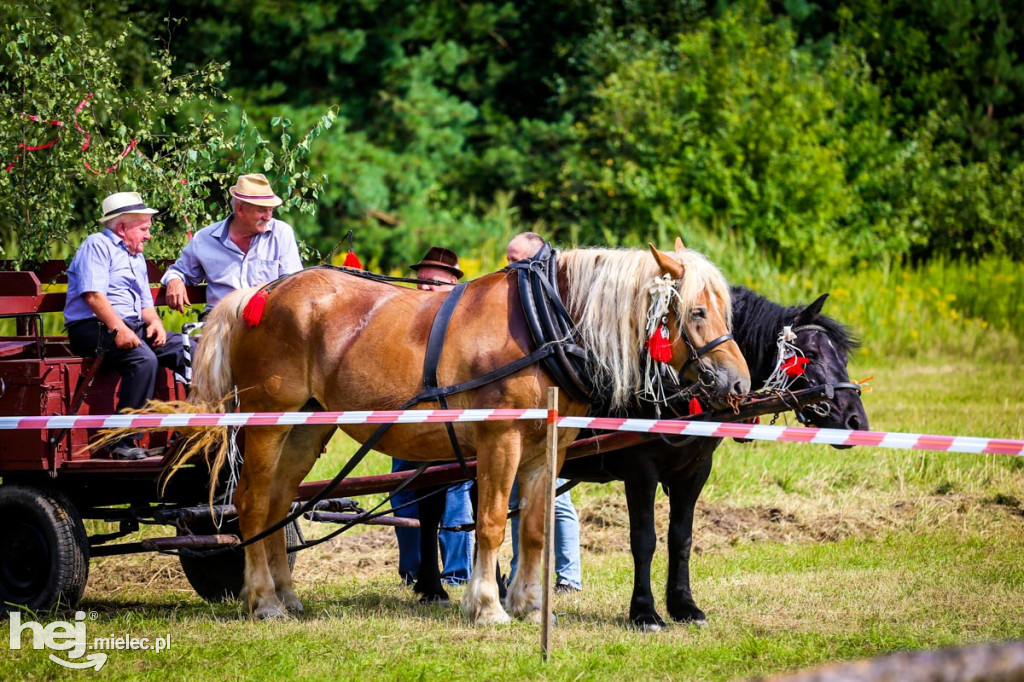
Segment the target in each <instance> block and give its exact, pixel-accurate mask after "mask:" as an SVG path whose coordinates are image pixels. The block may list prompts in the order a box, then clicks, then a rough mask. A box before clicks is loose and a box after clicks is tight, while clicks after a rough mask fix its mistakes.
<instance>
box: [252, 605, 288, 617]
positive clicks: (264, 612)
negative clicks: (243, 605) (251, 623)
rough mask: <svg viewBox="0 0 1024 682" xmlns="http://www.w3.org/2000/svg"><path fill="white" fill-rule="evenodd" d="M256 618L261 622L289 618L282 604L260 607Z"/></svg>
mask: <svg viewBox="0 0 1024 682" xmlns="http://www.w3.org/2000/svg"><path fill="white" fill-rule="evenodd" d="M256 617H257V618H259V619H260V620H267V619H270V618H287V617H288V611H286V610H285V608H284V606H283V605H281V604H270V605H268V606H260V607H258V608H257V609H256Z"/></svg>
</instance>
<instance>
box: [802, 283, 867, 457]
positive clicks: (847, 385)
mask: <svg viewBox="0 0 1024 682" xmlns="http://www.w3.org/2000/svg"><path fill="white" fill-rule="evenodd" d="M827 298H828V294H822V295H821V296H819V297H818V298H817V300H815V301H814V302H813V303H811V304H810V305H809V306H807V307H806V308H804V309H803V310H801V311H800V312H799V313H797V315H796V317H795V318H794V319H793V327H792V331H793V333H794V334H796V338H795V339H794V341H793V345H794V346H796V347H797V348H799V349H800V350H801V351H802V352H803V354H804V357H805V358H807V360H808V362H807V363H806V364H805V365H804V366H803V369H804V372H803V374H802V375H800V376H799V377H797V380H796V382H795V383H794V386H795V387H796V388H802V385H801V384H804V385H807V386H821V385H825V384H832V385H833V386H835V395H834V397H833V398H832V399H830V400H827V401H825V402H823V403H819V404H817V405H811V406H808V407H804V408H801V409H800V410H798V411H797V418H798V419H800V421H801V422H804V423H810V424H813V425H814V426H818V427H822V428H834V429H857V430H865V429H867V428H868V416H867V413H866V412H865V411H864V403H862V402H861V399H860V387H859V386H858V385H857V384H855V383H852V382H851V381H850V376H849V374H847V369H846V367H847V364H848V363H849V358H850V352H851V351H852V350H853V349H855V348H857V346H858V345H859V343H858V342H857V340H856V339H854V338H853V337H852V335H851V334H850V333H849V331H848V330H847V329H846V328H845V327H844V326H843V325H841V324H839V323H838V322H836V321H835V320H832V319H831V318H829V317H827V316H825V315H822V314H821V309H822V306H824V305H825V299H827ZM833 447H836V448H840V449H845V448H846V447H850V446H840V445H836V446H833Z"/></svg>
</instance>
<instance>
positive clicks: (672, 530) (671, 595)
mask: <svg viewBox="0 0 1024 682" xmlns="http://www.w3.org/2000/svg"><path fill="white" fill-rule="evenodd" d="M717 444H718V443H717V442H716V443H714V445H716V446H717ZM711 464H712V456H711V453H710V452H709V453H708V454H706V455H705V456H703V457H701V458H700V460H699V461H698V462H696V463H695V466H694V468H693V469H692V470H690V471H686V472H683V473H680V474H679V475H677V476H675V477H673V478H671V479H670V480H669V481H668V487H669V488H668V490H669V504H670V505H671V512H670V513H669V524H668V585H667V587H666V591H665V602H666V605H667V606H668V613H669V615H670V616H672V619H673V620H675V621H677V622H680V623H695V624H697V625H704V624H705V623H707V621H708V618H707V616H706V615H705V614H704V612H703V611H701V610H700V609H699V608H697V604H695V603H694V601H693V594H692V593H691V592H690V548H691V545H692V544H693V510H694V507H696V506H697V498H698V497H699V496H700V492H701V490H703V489H704V484H705V483H707V480H708V476H710V475H711Z"/></svg>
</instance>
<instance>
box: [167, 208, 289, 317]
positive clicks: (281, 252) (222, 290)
mask: <svg viewBox="0 0 1024 682" xmlns="http://www.w3.org/2000/svg"><path fill="white" fill-rule="evenodd" d="M232 217H233V215H232V216H228V217H227V218H225V219H224V220H221V221H220V222H217V223H214V224H213V225H207V226H206V227H204V228H203V229H201V230H199V231H198V232H196V234H195V237H193V238H192V241H190V242H189V243H188V244H187V245H186V246H185V250H184V251H182V252H181V257H180V258H179V259H178V260H177V261H175V263H174V265H172V266H171V267H170V268H168V269H167V272H166V273H165V274H164V276H163V279H161V280H160V282H161V284H163V285H165V286H166V285H167V283H168V282H170V281H171V280H172V279H180V280H183V281H184V282H185V284H189V285H196V284H201V283H202V282H204V281H205V282H206V304H207V305H208V306H211V307H212V306H214V305H216V304H217V302H218V301H220V300H221V299H222V298H224V297H225V296H227V295H228V294H230V293H231V292H232V291H235V290H236V289H243V288H245V287H254V286H257V285H259V284H263V283H264V282H273V281H274V280H275V279H277V278H279V277H283V276H284V275H290V274H292V273H293V272H298V271H299V270H301V269H302V260H301V259H300V258H299V247H298V245H297V244H296V243H295V231H294V230H292V226H291V225H289V224H288V223H285V222H281V221H280V220H276V219H272V220H271V221H270V224H269V225H268V226H267V229H266V231H265V232H262V233H260V234H257V235H254V236H253V238H252V241H250V242H249V252H248V253H243V252H242V250H241V249H240V248H238V245H237V244H235V243H234V242H233V241H231V237H230V236H229V235H228V223H229V222H230V221H231V219H232Z"/></svg>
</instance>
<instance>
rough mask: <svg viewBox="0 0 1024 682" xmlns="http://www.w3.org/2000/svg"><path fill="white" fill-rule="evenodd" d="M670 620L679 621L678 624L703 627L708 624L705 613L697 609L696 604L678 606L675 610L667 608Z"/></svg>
mask: <svg viewBox="0 0 1024 682" xmlns="http://www.w3.org/2000/svg"><path fill="white" fill-rule="evenodd" d="M669 613H670V615H671V616H672V620H674V621H675V622H677V623H679V624H680V625H697V626H699V627H703V626H705V625H707V624H708V617H707V615H706V614H705V613H704V612H703V611H701V610H700V609H698V608H697V607H696V606H694V607H692V608H680V609H676V610H674V611H673V610H672V609H670V610H669Z"/></svg>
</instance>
